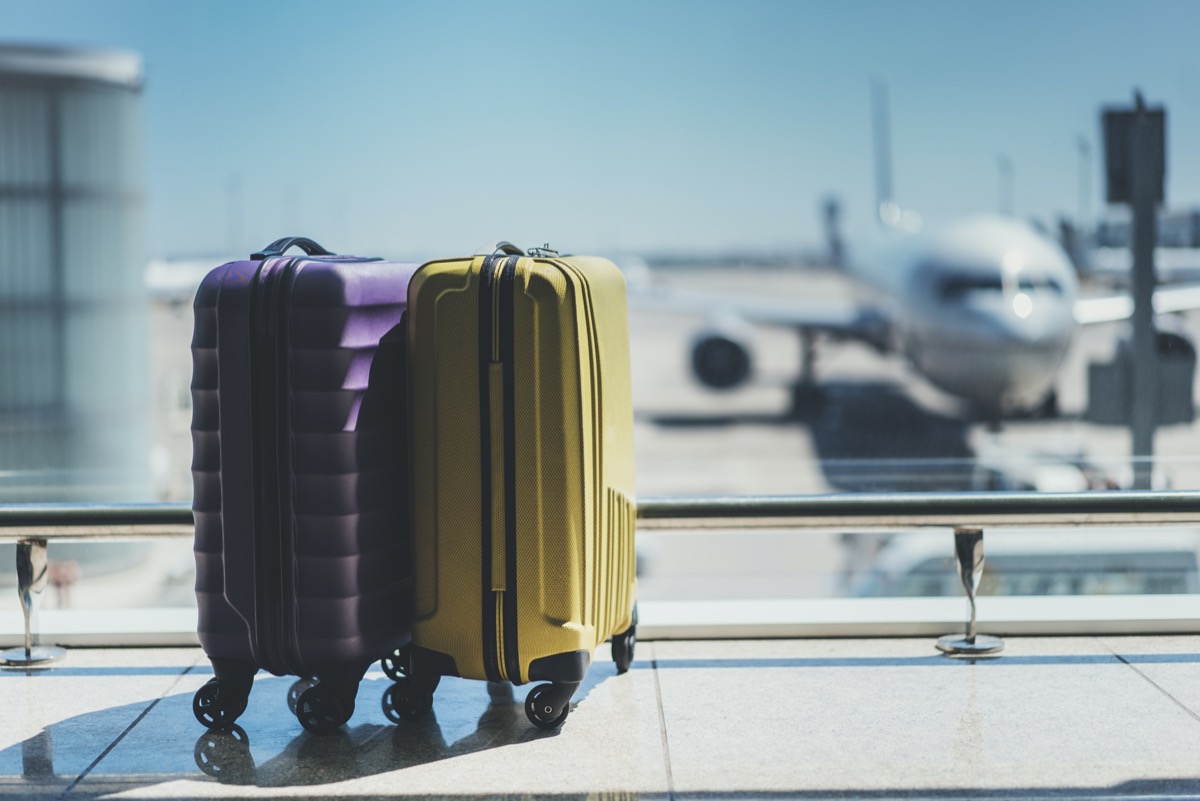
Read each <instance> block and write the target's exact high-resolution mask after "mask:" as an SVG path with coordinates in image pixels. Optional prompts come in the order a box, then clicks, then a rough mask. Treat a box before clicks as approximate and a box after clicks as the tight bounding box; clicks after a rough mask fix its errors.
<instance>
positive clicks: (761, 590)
mask: <svg viewBox="0 0 1200 801" xmlns="http://www.w3.org/2000/svg"><path fill="white" fill-rule="evenodd" d="M638 525H639V535H638V548H639V575H640V577H641V578H640V582H641V583H640V587H639V597H640V602H639V603H640V606H641V610H642V611H641V619H642V623H641V625H640V627H639V628H640V631H639V634H640V636H642V637H643V638H645V639H653V638H678V637H706V638H707V637H762V636H767V637H781V636H929V635H935V634H945V632H946V631H948V630H949V631H955V632H958V631H959V630H961V635H962V637H965V638H966V640H965V641H966V642H967V643H968V644H970V642H971V641H974V640H976V639H979V640H980V641H983V639H982V638H984V636H985V635H984V634H982V633H981V632H982V631H983V630H984V629H986V630H988V631H996V632H999V633H1008V634H1012V633H1020V634H1042V633H1054V634H1063V633H1095V632H1097V631H1106V632H1122V633H1162V632H1178V631H1191V630H1194V628H1195V626H1196V623H1197V621H1200V581H1198V579H1197V570H1196V558H1197V547H1196V546H1197V541H1196V538H1197V536H1198V535H1197V531H1200V492H1195V491H1171V492H1106V493H1046V492H1028V493H1020V492H1018V493H897V494H853V495H819V496H805V495H796V496H751V497H694V498H646V499H643V500H641V501H640V502H639V505H638ZM985 533H986V537H985ZM713 534H716V535H719V539H720V541H721V542H722V543H723V545H722V546H721V547H724V548H726V549H727V553H726V554H724V555H722V554H721V552H720V551H719V549H718V551H717V552H716V556H711V555H710V556H709V557H708V558H710V559H716V560H718V561H720V562H722V564H721V570H723V571H724V572H721V570H718V571H714V570H712V569H703V568H701V569H697V570H695V571H693V573H692V574H691V575H690V576H686V577H683V578H681V574H680V572H679V569H678V568H679V563H681V562H684V561H686V559H684V558H682V557H680V556H679V554H681V553H685V552H686V551H687V550H688V548H687V546H688V543H694V542H697V541H699V539H701V538H705V537H708V536H710V535H713ZM810 535H832V536H836V537H841V538H843V539H845V538H853V537H869V536H873V535H878V536H883V537H886V538H887V540H886V546H887V547H885V548H882V549H879V550H877V551H876V552H875V553H873V554H867V553H864V554H862V555H863V559H862V561H863V564H862V565H860V568H861V569H860V570H859V571H858V573H857V575H856V576H855V577H854V579H853V580H848V581H847V582H846V584H845V586H844V587H843V588H842V591H840V592H838V593H836V594H833V595H834V597H829V595H830V594H824V595H823V594H813V593H805V592H803V591H802V590H801V591H791V590H792V589H794V588H795V586H796V585H795V584H788V583H787V580H789V579H790V580H794V579H795V578H796V576H802V575H803V573H804V568H805V566H804V564H803V563H802V560H796V561H790V560H789V557H788V552H787V549H786V548H781V547H780V545H779V543H780V541H782V540H781V539H780V538H791V539H794V540H798V541H800V540H803V539H804V538H806V537H810ZM191 536H192V516H191V509H190V507H189V506H188V505H186V504H107V505H106V504H39V505H9V506H0V542H11V543H15V545H16V558H15V560H14V561H15V564H13V563H12V562H10V563H9V564H10V565H12V566H13V568H15V571H14V572H15V575H14V574H13V573H8V575H9V576H10V578H11V579H13V580H10V581H9V583H10V584H11V585H14V586H13V590H14V592H13V595H15V596H17V598H16V600H18V601H19V606H18V604H13V607H12V608H13V609H14V611H12V612H6V611H5V609H4V607H0V644H3V645H4V646H13V647H14V649H13V650H10V651H8V652H5V653H6V658H7V659H9V660H10V662H12V661H14V660H17V661H19V660H20V659H21V658H22V656H24V657H25V658H28V659H34V658H35V657H36V656H37V653H35V651H36V649H37V647H38V646H39V644H40V643H39V635H40V639H41V640H43V641H45V642H46V643H48V644H52V645H56V646H62V645H65V646H68V647H69V646H78V645H90V646H95V645H111V646H121V645H179V644H194V643H195V642H196V640H195V605H194V596H192V595H191V592H190V590H191V586H190V581H191V577H190V576H188V575H184V576H182V577H181V578H180V577H177V578H176V583H178V584H179V585H180V586H179V587H177V588H176V592H175V593H174V598H175V600H174V602H173V603H171V604H134V605H133V606H132V608H126V609H122V610H121V612H120V614H113V611H112V609H111V608H110V607H109V606H106V604H105V603H103V602H102V601H94V600H89V602H88V603H86V604H77V605H75V606H63V605H62V604H60V605H59V606H60V608H58V609H53V610H47V612H46V614H44V615H43V614H41V613H40V607H41V599H42V595H43V593H44V592H45V591H46V590H47V589H48V587H50V586H54V587H56V588H57V589H60V590H61V587H60V586H59V585H60V584H61V583H64V581H63V579H62V577H61V576H58V577H57V578H56V569H55V567H54V566H55V565H59V567H58V568H57V570H58V572H59V573H61V572H62V567H61V565H62V564H63V562H64V561H69V560H62V559H56V558H55V557H56V554H58V553H59V552H62V551H67V550H68V549H70V548H73V547H80V546H83V545H87V546H89V547H96V548H104V547H113V546H112V545H111V543H123V544H130V543H138V542H143V543H170V544H171V545H172V547H173V548H175V549H176V550H177V551H180V552H184V553H185V554H186V552H187V551H190V540H191ZM1009 537H1020V539H1019V540H1018V539H1014V540H1012V541H1010V540H1008V539H1006V538H1009ZM1012 542H1017V543H1018V547H1016V548H1014V547H1012ZM930 543H932V544H933V545H935V546H936V548H935V550H936V551H937V553H938V555H937V556H936V557H935V558H923V557H922V554H923V553H924V552H923V551H922V547H924V545H926V544H930ZM676 545H678V546H681V547H675V546H676ZM690 550H692V551H693V552H694V551H696V550H697V549H695V548H692V549H690ZM852 551H853V549H852V548H851V549H850V552H852ZM993 551H994V553H993ZM756 553H762V554H765V556H764V557H763V558H762V559H758V558H757V557H755V556H753V554H756ZM747 554H750V555H751V556H749V557H747ZM177 555H178V554H177ZM739 555H740V556H741V558H742V559H743V560H744V561H746V560H748V561H749V566H748V569H747V571H746V573H745V575H744V576H743V577H742V578H741V579H738V578H736V577H735V573H736V569H735V568H734V567H732V566H731V565H733V563H735V562H736V561H737V560H738V558H739ZM902 557H903V558H902ZM131 558H132V559H134V561H133V562H131V564H130V565H129V566H128V567H127V569H125V570H124V571H120V570H118V571H117V578H115V579H111V581H112V582H114V583H116V582H119V583H120V584H122V585H130V584H133V583H136V582H137V581H138V580H139V577H141V579H144V580H147V581H150V580H153V581H161V580H162V579H161V575H160V574H161V571H160V570H158V569H157V568H156V569H155V570H153V571H147V570H144V569H142V568H140V567H139V565H140V564H141V563H140V562H138V561H136V560H137V559H140V558H141V557H131ZM767 560H769V561H767ZM906 560H907V561H906ZM6 561H7V560H6ZM3 567H4V568H5V572H7V571H8V570H9V569H10V568H9V566H7V565H4V566H3ZM673 570H674V573H672V571H673ZM0 575H2V574H0ZM775 577H782V578H781V579H780V581H781V582H782V583H781V584H780V585H779V586H773V584H772V582H773V580H774V578H775ZM739 581H740V586H739ZM65 583H67V584H68V585H69V583H70V582H69V581H67V582H65ZM11 597H12V596H10V598H11ZM964 597H965V598H967V599H968V600H967V605H966V608H964V603H963V599H964ZM102 600H103V598H102ZM7 603H10V602H6V604H7ZM977 606H978V609H977V608H976V607H977ZM977 612H978V614H977ZM44 655H45V656H47V658H53V656H54V655H55V654H54V653H53V652H49V651H47V652H46V653H45V654H44Z"/></svg>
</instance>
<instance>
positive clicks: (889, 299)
mask: <svg viewBox="0 0 1200 801" xmlns="http://www.w3.org/2000/svg"><path fill="white" fill-rule="evenodd" d="M850 272H851V275H853V276H854V277H855V278H856V279H857V280H858V282H859V284H860V285H861V286H862V287H863V289H864V291H865V292H866V297H865V298H864V300H865V302H867V303H871V304H875V305H876V306H878V307H879V308H880V309H881V310H882V311H883V312H884V314H885V315H886V316H887V317H888V318H889V319H890V320H891V321H892V331H891V335H892V339H891V345H892V347H894V348H895V349H896V350H897V351H899V352H901V353H903V354H904V355H906V356H907V357H908V358H909V359H910V361H911V362H912V364H913V366H914V367H915V368H916V370H917V371H919V372H920V373H921V374H922V375H923V376H924V377H925V378H927V379H928V380H929V381H930V382H931V383H932V384H934V385H935V386H937V387H939V388H941V389H943V390H945V391H946V392H948V393H950V394H952V395H955V396H958V397H959V398H962V399H964V400H966V401H967V402H968V403H969V404H971V406H972V407H974V409H975V410H976V411H978V412H980V413H983V414H986V415H993V416H998V415H1000V414H1004V413H1006V412H1009V411H1012V410H1014V409H1028V408H1032V407H1034V406H1036V405H1038V404H1039V403H1040V402H1041V401H1042V400H1043V399H1044V398H1045V397H1046V396H1047V394H1048V393H1050V392H1051V391H1052V389H1053V385H1054V379H1055V375H1056V373H1057V371H1058V368H1059V366H1060V365H1061V363H1062V360H1063V357H1064V356H1065V354H1066V351H1067V348H1068V346H1069V345H1070V342H1071V338H1072V336H1073V334H1074V331H1075V327H1076V324H1075V319H1074V316H1073V307H1074V302H1075V299H1076V295H1077V293H1078V283H1077V280H1076V278H1075V273H1074V269H1073V268H1072V266H1071V264H1070V262H1069V261H1068V260H1067V257H1066V255H1065V254H1064V253H1063V252H1062V250H1061V248H1059V246H1058V245H1057V243H1055V242H1053V241H1052V240H1050V239H1048V238H1047V237H1045V236H1043V235H1041V234H1039V233H1037V232H1036V231H1034V230H1033V229H1032V228H1030V227H1029V226H1027V225H1025V224H1023V223H1021V222H1019V221H1017V220H1013V219H1009V218H1003V217H990V216H981V217H972V218H969V219H965V220H963V221H960V222H958V223H955V224H953V225H948V226H946V227H944V228H941V229H940V230H936V231H931V232H929V233H927V234H912V235H907V236H900V237H888V241H886V242H883V243H881V244H880V245H879V246H878V247H876V248H875V249H874V251H873V252H870V253H866V254H864V255H863V258H861V259H852V260H851V264H850Z"/></svg>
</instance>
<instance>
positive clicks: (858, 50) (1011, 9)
mask: <svg viewBox="0 0 1200 801" xmlns="http://www.w3.org/2000/svg"><path fill="white" fill-rule="evenodd" d="M1197 31H1200V3H1195V2H1163V1H1161V0H1157V1H1155V0H1143V1H1142V2H1023V1H1021V0H1010V1H1009V2H1004V3H998V2H903V3H900V2H886V3H882V2H880V3H874V2H746V1H743V2H737V3H734V2H695V1H694V2H625V1H624V0H606V1H605V2H590V1H587V2H584V1H580V2H558V3H552V2H506V3H484V2H456V1H447V2H437V3H434V2H427V3H408V2H373V1H370V0H341V2H324V1H323V0H287V2H275V1H274V0H257V1H255V0H241V2H228V1H227V0H214V1H210V2H203V3H197V2H178V1H176V0H119V1H118V0H77V1H70V2H69V1H68V0H24V1H23V2H12V0H0V41H10V42H11V41H15V42H22V43H30V42H36V43H48V44H83V45H90V46H101V47H119V48H126V49H130V50H134V51H136V52H138V53H140V54H141V55H142V57H143V58H144V61H145V69H146V75H147V80H146V87H145V99H144V112H145V130H146V162H145V166H146V181H145V188H146V202H147V214H146V223H147V247H148V250H149V255H151V256H163V255H189V254H212V255H226V254H228V253H230V252H231V251H232V252H240V251H244V250H249V249H252V248H254V247H257V246H259V245H262V244H265V242H266V241H268V240H270V239H272V238H274V237H276V236H278V235H281V234H283V233H288V234H296V233H299V234H305V235H309V236H312V237H314V238H317V239H318V240H320V241H323V242H327V243H328V245H329V246H331V247H333V248H336V249H338V250H341V251H348V252H358V253H379V254H384V255H393V256H403V255H405V254H411V255H414V256H422V255H430V254H433V253H458V252H462V251H464V250H473V249H474V247H475V246H476V245H477V244H480V243H481V242H484V241H488V240H491V239H497V238H506V239H512V240H514V241H517V242H520V243H522V244H526V245H530V244H535V243H540V242H542V241H545V240H549V241H550V242H551V244H552V245H554V246H556V247H560V248H562V249H564V250H571V251H574V252H601V253H605V252H611V251H614V250H634V251H645V250H653V251H657V250H664V249H674V250H680V249H682V250H691V251H704V250H714V249H715V250H734V249H740V248H745V249H753V250H768V249H776V248H790V247H797V246H804V245H810V246H815V245H817V244H818V243H819V240H820V236H821V234H820V227H819V225H820V223H819V217H818V211H819V206H820V203H821V200H822V198H824V197H825V196H826V195H829V194H836V195H838V196H839V197H840V198H841V199H842V202H843V206H844V209H845V218H846V227H847V230H848V233H849V235H850V236H851V237H852V238H853V237H854V236H855V235H856V234H859V233H861V232H865V231H866V230H867V229H868V228H869V227H870V226H871V225H872V224H873V217H872V209H873V207H874V202H875V187H874V167H873V162H872V149H871V122H870V86H871V81H872V80H873V79H876V78H879V79H883V80H885V81H886V82H887V85H888V86H889V92H890V105H891V129H892V138H893V146H892V147H893V176H894V177H893V181H894V185H895V190H896V195H897V198H898V199H899V200H900V202H901V203H902V204H904V205H905V206H908V207H912V208H915V209H916V210H918V211H919V212H920V213H921V214H922V215H923V216H924V217H925V218H926V219H927V220H930V221H935V222H936V221H938V220H943V219H949V218H952V217H953V216H955V215H959V214H963V213H968V212H978V211H995V210H996V208H997V206H998V202H999V201H998V197H999V179H998V173H999V171H998V167H997V163H998V160H999V158H1000V156H1001V154H1003V155H1005V156H1006V157H1007V158H1008V159H1009V160H1010V161H1011V163H1012V164H1013V168H1014V171H1015V208H1016V212H1017V213H1018V214H1019V215H1021V216H1023V217H1036V218H1039V219H1041V220H1043V221H1045V222H1047V223H1053V221H1054V219H1055V218H1056V217H1057V216H1058V215H1060V214H1068V215H1074V214H1075V213H1076V212H1077V211H1078V208H1079V200H1078V193H1079V157H1078V151H1077V145H1076V142H1077V139H1078V137H1079V136H1085V137H1087V139H1089V140H1090V141H1091V143H1092V147H1093V150H1094V151H1095V152H1097V153H1098V152H1099V142H1098V114H1099V108H1100V106H1101V105H1103V104H1127V103H1128V102H1130V99H1131V97H1132V91H1133V88H1134V87H1135V86H1137V87H1140V88H1141V89H1142V90H1143V92H1144V94H1145V95H1146V97H1147V99H1148V101H1150V102H1151V103H1156V104H1157V103H1161V104H1163V105H1165V106H1166V108H1167V112H1168V186H1167V196H1168V201H1169V203H1170V204H1171V205H1176V206H1178V205H1189V204H1200V148H1198V147H1197V146H1196V145H1195V144H1193V143H1200V48H1197V47H1196V46H1195V41H1194V40H1195V35H1196V32H1197ZM1091 184H1092V190H1093V191H1092V199H1091V210H1092V212H1093V214H1095V213H1097V212H1099V211H1101V210H1102V209H1103V205H1102V203H1101V200H1100V198H1101V197H1102V190H1103V184H1102V181H1101V179H1100V175H1099V170H1098V168H1094V169H1093V170H1092V179H1091Z"/></svg>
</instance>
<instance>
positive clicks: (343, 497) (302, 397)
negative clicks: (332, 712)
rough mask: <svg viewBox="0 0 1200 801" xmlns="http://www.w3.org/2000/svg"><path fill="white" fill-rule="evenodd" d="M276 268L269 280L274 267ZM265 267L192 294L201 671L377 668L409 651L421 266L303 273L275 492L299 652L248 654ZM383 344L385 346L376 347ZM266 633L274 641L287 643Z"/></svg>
mask: <svg viewBox="0 0 1200 801" xmlns="http://www.w3.org/2000/svg"><path fill="white" fill-rule="evenodd" d="M283 261H285V260H283V259H280V260H279V263H278V264H273V265H268V266H270V267H274V268H278V267H280V266H281V264H282V262H283ZM259 264H260V263H259V262H250V261H241V262H232V263H229V264H226V265H223V266H221V267H219V268H217V269H216V270H214V271H213V272H211V273H210V274H209V275H208V276H207V278H206V279H205V280H204V282H203V283H202V284H201V286H200V289H199V291H198V292H197V295H196V300H195V306H194V308H195V331H194V336H193V340H192V358H193V376H192V401H193V418H192V440H193V445H194V451H193V462H192V475H193V482H194V488H195V493H194V500H193V510H194V515H195V520H196V539H195V556H196V598H197V604H198V607H199V636H200V642H201V645H203V647H204V649H205V652H206V653H207V654H208V655H209V656H210V657H219V658H227V659H238V660H241V661H246V662H251V663H255V664H258V665H259V666H260V667H263V668H266V669H268V670H271V671H272V672H275V673H285V672H297V671H302V670H310V669H315V668H319V667H321V666H329V665H340V664H355V663H361V662H370V661H373V660H374V659H377V658H379V657H380V656H383V655H385V654H387V653H390V652H391V651H392V650H393V649H394V648H396V647H398V646H399V645H401V644H403V642H405V641H407V638H408V632H409V609H410V607H411V600H410V598H411V560H410V554H409V548H410V545H409V537H408V525H407V524H408V510H407V491H406V486H407V478H406V473H407V464H406V460H405V456H404V454H405V448H406V444H405V441H404V412H403V409H404V402H405V398H404V388H403V380H404V353H403V339H402V333H403V332H402V330H401V329H400V327H399V324H400V320H401V315H402V314H403V312H404V309H405V300H406V292H407V285H408V282H409V279H410V278H411V276H412V273H413V272H414V269H415V265H410V264H396V263H388V262H379V261H374V262H370V261H366V262H364V261H352V260H340V259H324V260H306V261H302V262H300V263H299V264H298V266H297V269H296V272H295V280H294V281H293V283H292V285H291V288H290V294H289V297H288V298H287V300H286V303H287V306H288V316H289V317H290V325H289V326H288V328H287V329H286V330H283V331H279V332H278V336H282V337H285V338H286V342H287V348H286V353H287V357H286V362H287V374H288V378H287V383H288V386H287V387H286V388H285V391H286V392H287V396H286V397H287V402H286V407H287V408H286V412H285V415H284V417H285V423H284V425H285V426H286V431H287V442H288V443H289V451H290V462H289V463H288V465H287V475H286V476H285V477H284V480H285V481H286V482H288V484H289V486H290V496H291V500H292V503H291V508H290V509H288V510H286V514H285V516H284V517H285V521H286V522H285V526H286V527H287V528H289V530H290V532H291V538H292V543H293V547H291V548H290V549H287V550H288V553H287V556H286V558H285V564H284V565H283V567H284V569H285V570H287V571H290V575H291V576H292V577H293V580H294V586H295V596H294V597H293V598H291V599H290V603H291V604H292V609H293V612H294V619H295V621H296V626H295V630H294V631H293V632H292V635H293V638H294V641H295V643H296V648H295V652H294V653H291V654H289V655H288V656H287V664H275V663H271V664H267V662H268V661H271V660H269V659H268V658H267V657H266V656H265V655H264V654H259V653H257V649H256V648H255V644H254V640H255V638H254V626H255V611H254V603H255V586H254V583H255V575H256V572H255V569H254V558H255V535H256V532H255V531H254V511H253V509H254V507H253V504H254V498H253V490H252V482H251V472H250V463H251V454H252V452H253V449H252V439H251V437H252V436H253V435H255V434H257V433H260V432H252V431H251V430H250V425H251V423H250V419H251V418H250V415H251V412H250V409H251V398H250V375H249V365H250V360H249V353H248V347H249V345H250V342H251V336H252V332H251V331H250V328H249V326H250V318H251V315H250V308H249V304H250V299H251V292H250V285H251V279H252V278H253V276H254V274H255V271H256V270H257V269H258V268H259ZM381 343H382V344H381ZM282 635H283V632H271V633H269V634H268V636H280V637H282Z"/></svg>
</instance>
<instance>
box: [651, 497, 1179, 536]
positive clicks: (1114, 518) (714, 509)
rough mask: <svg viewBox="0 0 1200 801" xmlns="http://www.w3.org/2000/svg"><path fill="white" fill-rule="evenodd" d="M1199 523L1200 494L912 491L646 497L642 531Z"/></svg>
mask: <svg viewBox="0 0 1200 801" xmlns="http://www.w3.org/2000/svg"><path fill="white" fill-rule="evenodd" d="M1177 523H1200V492H1196V491H1116V492H938V493H934V492H913V493H907V492H906V493H899V492H897V493H844V494H836V495H760V496H743V497H725V498H720V497H717V498H661V499H660V498H646V499H643V500H641V501H639V502H638V528H639V529H641V530H650V529H689V528H691V529H694V528H808V529H839V528H862V529H880V528H922V527H929V526H952V527H978V528H987V527H1010V526H1022V527H1028V526H1126V525H1139V524H1177Z"/></svg>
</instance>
